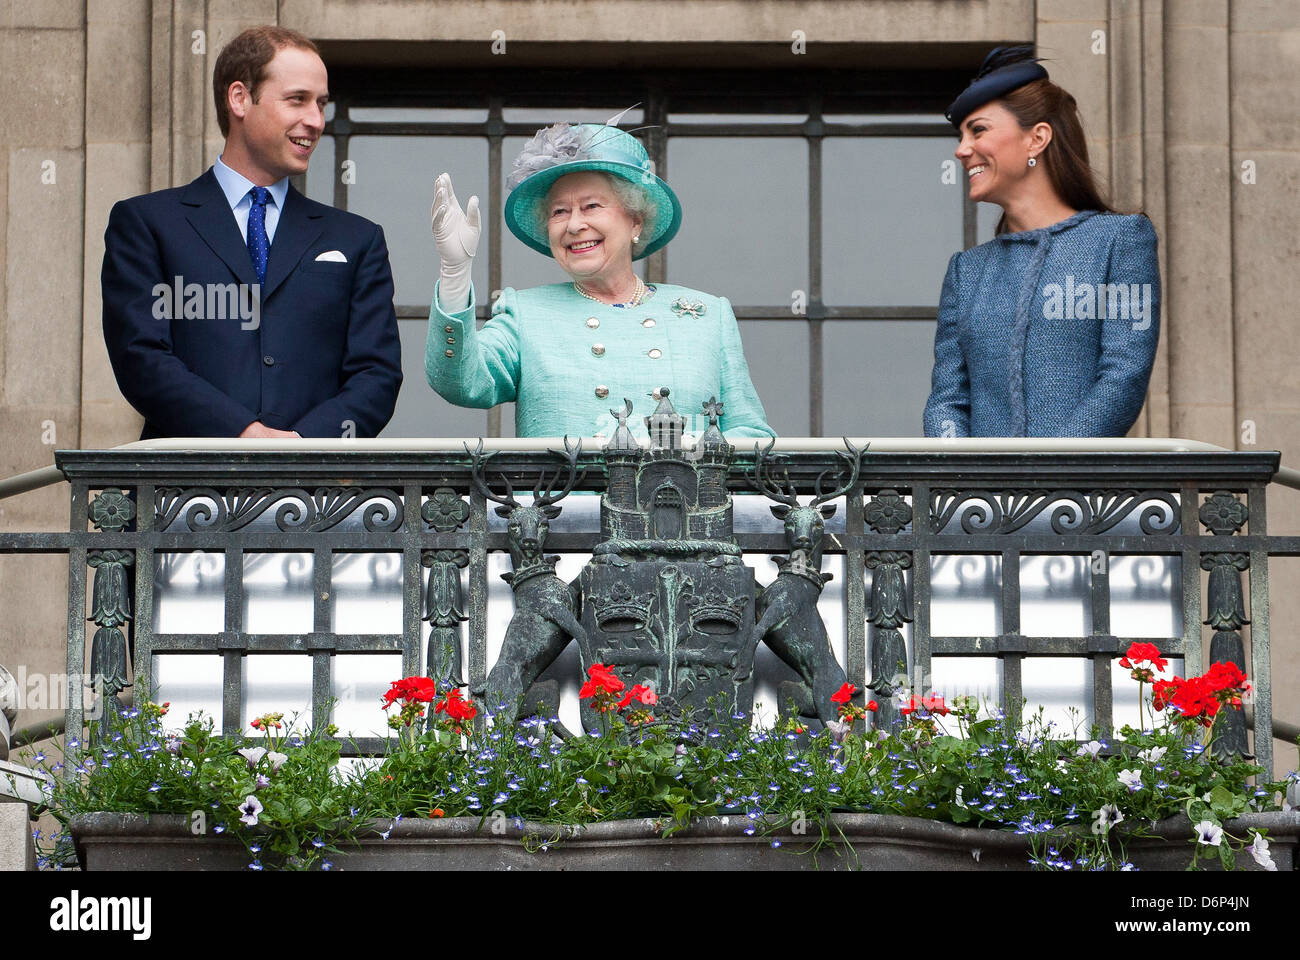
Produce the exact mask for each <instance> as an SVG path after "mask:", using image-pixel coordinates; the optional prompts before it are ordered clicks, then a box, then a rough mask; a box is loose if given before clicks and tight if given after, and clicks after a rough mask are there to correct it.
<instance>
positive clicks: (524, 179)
mask: <svg viewBox="0 0 1300 960" xmlns="http://www.w3.org/2000/svg"><path fill="white" fill-rule="evenodd" d="M583 170H601V171H604V172H605V173H610V174H613V175H614V176H616V177H619V178H621V179H623V180H626V181H628V182H629V183H632V184H635V185H636V186H638V187H640V188H641V189H642V190H644V191H645V193H646V195H647V196H648V197H649V198H650V202H651V203H652V204H653V205H654V207H655V211H656V213H655V219H654V225H653V227H652V230H653V233H652V235H651V236H650V237H648V238H644V239H645V243H644V244H642V245H641V250H640V252H639V253H636V254H634V255H633V257H632V259H633V260H640V259H641V258H642V257H646V256H649V255H650V254H652V253H654V252H655V251H656V250H658V249H659V248H660V247H662V246H663V245H664V244H666V243H667V242H668V241H669V240H671V239H672V238H673V236H674V235H675V234H676V233H677V230H678V228H679V227H680V226H681V225H682V205H681V203H680V202H679V201H678V199H677V195H676V194H675V193H673V191H672V188H671V187H669V186H668V184H666V183H664V181H662V180H660V179H659V178H658V177H657V176H655V175H654V173H653V171H652V170H651V166H650V155H649V154H648V153H646V149H645V147H644V146H643V145H642V144H641V141H640V140H638V139H637V138H636V137H634V136H632V134H630V133H628V132H627V131H625V130H620V129H618V127H611V126H606V125H604V124H599V123H580V124H577V125H570V124H567V123H557V124H555V125H554V126H550V127H545V128H543V129H541V130H538V131H537V133H536V134H534V136H533V138H532V139H531V140H529V141H528V143H527V144H525V145H524V149H523V151H522V152H521V153H520V154H519V156H518V157H517V158H516V159H515V164H514V170H513V171H511V173H510V176H509V177H507V178H506V189H507V190H509V191H510V196H509V197H507V198H506V209H505V218H506V226H508V227H509V228H510V232H511V233H513V234H514V235H515V236H516V237H518V238H519V239H520V240H522V241H523V242H524V243H526V244H528V246H530V247H532V248H533V249H534V250H536V251H537V252H538V253H544V254H546V256H548V257H549V256H551V244H550V240H549V238H548V234H547V230H546V223H545V221H544V220H542V219H541V218H539V216H538V214H537V206H538V201H539V200H540V199H541V198H542V197H545V196H546V193H547V191H549V190H550V189H551V184H553V183H555V181H556V180H558V179H560V177H563V176H565V175H566V174H569V173H578V172H580V171H583Z"/></svg>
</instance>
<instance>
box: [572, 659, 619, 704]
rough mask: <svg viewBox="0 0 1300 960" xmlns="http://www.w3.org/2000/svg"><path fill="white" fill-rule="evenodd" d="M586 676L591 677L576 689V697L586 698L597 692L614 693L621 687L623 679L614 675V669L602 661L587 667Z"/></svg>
mask: <svg viewBox="0 0 1300 960" xmlns="http://www.w3.org/2000/svg"><path fill="white" fill-rule="evenodd" d="M587 676H588V677H590V678H591V679H590V680H588V681H587V682H586V683H584V684H583V685H582V689H581V690H579V691H578V697H579V698H580V699H582V700H586V699H587V698H589V697H594V696H596V695H598V694H602V693H604V694H614V693H618V692H619V691H620V690H622V689H623V686H624V685H623V681H622V680H620V679H619V678H618V677H617V676H615V674H614V671H613V670H611V669H610V668H609V667H607V666H605V665H604V664H603V663H593V664H592V665H591V666H590V667H588V668H587Z"/></svg>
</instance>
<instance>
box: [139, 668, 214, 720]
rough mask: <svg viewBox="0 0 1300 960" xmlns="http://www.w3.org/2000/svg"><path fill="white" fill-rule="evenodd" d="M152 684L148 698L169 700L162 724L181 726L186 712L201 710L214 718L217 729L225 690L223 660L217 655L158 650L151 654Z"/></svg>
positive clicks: (195, 712) (157, 700)
mask: <svg viewBox="0 0 1300 960" xmlns="http://www.w3.org/2000/svg"><path fill="white" fill-rule="evenodd" d="M149 679H150V681H151V684H152V687H153V690H152V692H151V693H150V696H149V699H151V700H153V701H154V702H155V703H170V704H171V707H170V709H169V710H168V712H167V719H166V721H164V725H165V727H166V729H168V730H179V729H181V728H183V727H184V726H185V722H186V720H187V719H189V716H190V714H197V713H200V712H201V713H202V714H203V716H204V717H211V718H212V719H213V720H214V721H215V726H214V728H213V730H214V732H215V733H221V732H222V731H221V698H222V694H223V691H224V690H225V686H226V684H225V661H224V660H223V659H222V658H221V657H219V656H210V655H202V654H187V653H160V654H156V655H155V656H154V657H153V675H152V676H151V677H150V678H149Z"/></svg>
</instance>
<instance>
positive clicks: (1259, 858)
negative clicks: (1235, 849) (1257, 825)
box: [1246, 831, 1277, 872]
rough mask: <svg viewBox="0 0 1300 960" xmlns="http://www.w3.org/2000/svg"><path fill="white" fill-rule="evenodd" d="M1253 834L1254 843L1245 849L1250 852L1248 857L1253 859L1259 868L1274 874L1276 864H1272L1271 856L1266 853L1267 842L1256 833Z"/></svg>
mask: <svg viewBox="0 0 1300 960" xmlns="http://www.w3.org/2000/svg"><path fill="white" fill-rule="evenodd" d="M1253 832H1254V833H1255V841H1254V843H1252V844H1251V845H1250V846H1249V847H1247V848H1246V849H1247V850H1249V851H1250V855H1251V856H1252V857H1254V858H1255V862H1256V863H1258V864H1259V865H1260V866H1261V867H1263V868H1264V869H1265V870H1268V871H1270V872H1276V871H1277V864H1276V863H1274V862H1273V855H1272V854H1271V853H1269V852H1268V841H1267V840H1265V839H1264V837H1263V835H1262V834H1261V833H1259V832H1258V831H1253Z"/></svg>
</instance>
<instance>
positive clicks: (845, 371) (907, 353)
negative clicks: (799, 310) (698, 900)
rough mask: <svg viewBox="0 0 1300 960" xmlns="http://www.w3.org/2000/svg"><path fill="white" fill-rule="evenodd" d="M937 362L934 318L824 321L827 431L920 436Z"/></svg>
mask: <svg viewBox="0 0 1300 960" xmlns="http://www.w3.org/2000/svg"><path fill="white" fill-rule="evenodd" d="M933 366H934V321H933V320H833V321H829V322H827V323H824V324H822V433H823V434H824V435H825V436H828V437H840V436H847V437H919V436H920V435H921V412H922V411H923V410H924V409H925V401H926V399H927V398H928V397H929V396H930V371H931V369H932V368H933Z"/></svg>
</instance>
